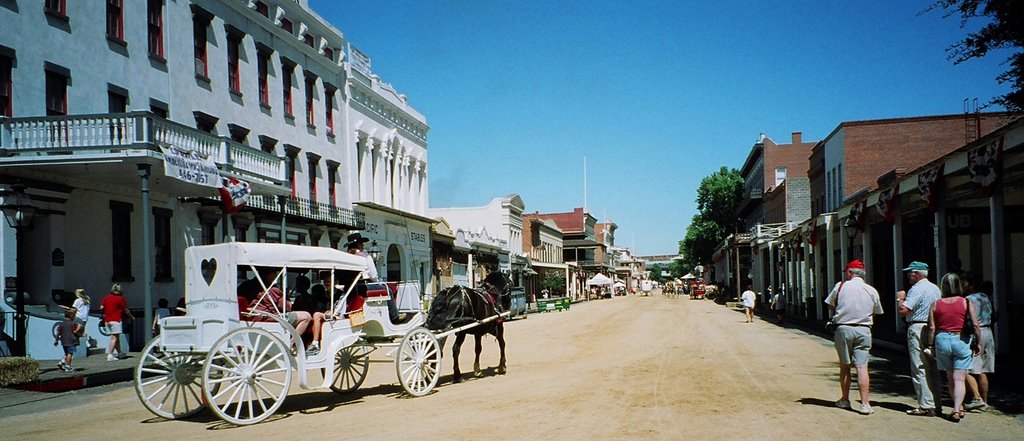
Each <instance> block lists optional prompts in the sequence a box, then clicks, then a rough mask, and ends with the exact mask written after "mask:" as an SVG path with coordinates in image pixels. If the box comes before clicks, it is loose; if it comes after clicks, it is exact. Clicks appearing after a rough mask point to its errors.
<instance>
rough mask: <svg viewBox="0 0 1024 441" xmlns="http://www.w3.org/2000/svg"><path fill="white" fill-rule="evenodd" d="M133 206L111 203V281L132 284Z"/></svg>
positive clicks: (124, 203) (116, 202)
mask: <svg viewBox="0 0 1024 441" xmlns="http://www.w3.org/2000/svg"><path fill="white" fill-rule="evenodd" d="M132 209H133V207H132V204H129V203H126V202H118V201H110V237H111V247H112V249H111V251H112V253H111V256H112V261H111V267H112V274H111V277H110V279H111V281H113V282H131V281H134V280H135V278H134V277H132V222H131V217H132Z"/></svg>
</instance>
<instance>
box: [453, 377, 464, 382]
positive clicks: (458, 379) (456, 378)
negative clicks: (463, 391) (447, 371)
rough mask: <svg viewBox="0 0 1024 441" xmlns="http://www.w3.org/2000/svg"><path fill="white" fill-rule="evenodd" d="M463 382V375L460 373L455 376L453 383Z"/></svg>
mask: <svg viewBox="0 0 1024 441" xmlns="http://www.w3.org/2000/svg"><path fill="white" fill-rule="evenodd" d="M461 382H462V376H461V375H458V376H455V377H454V378H452V383H461Z"/></svg>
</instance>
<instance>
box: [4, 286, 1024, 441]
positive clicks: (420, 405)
mask: <svg viewBox="0 0 1024 441" xmlns="http://www.w3.org/2000/svg"><path fill="white" fill-rule="evenodd" d="M743 320H744V318H743V314H742V313H741V312H738V311H733V310H730V309H727V308H725V307H723V306H720V305H715V304H713V303H711V302H709V301H693V300H686V299H683V298H680V299H667V298H664V297H662V296H659V295H655V296H652V297H618V298H614V299H610V300H601V301H593V302H589V303H583V304H577V305H573V307H572V309H571V310H570V311H565V312H554V313H545V314H533V315H530V317H529V318H528V319H525V320H516V321H513V322H509V323H507V324H506V335H507V337H506V338H507V339H508V363H509V365H508V368H509V371H508V374H507V375H497V374H495V372H494V369H493V367H494V366H496V365H497V361H498V356H497V343H496V342H495V341H494V339H493V338H488V339H485V341H484V354H483V358H482V364H483V366H484V367H485V368H487V369H485V371H484V373H483V376H482V377H481V378H477V379H472V380H470V381H467V382H464V383H462V384H452V383H451V382H450V380H451V364H450V363H449V362H448V360H446V362H445V366H444V373H445V375H444V377H442V379H441V381H442V383H441V384H440V385H439V387H437V388H436V389H435V391H434V392H433V393H432V394H430V395H428V396H425V397H421V398H406V397H404V396H402V395H401V393H400V392H401V388H400V386H399V385H398V383H397V380H396V375H395V367H394V365H393V364H392V363H389V362H385V361H384V359H383V358H381V359H380V360H381V361H380V362H379V363H374V364H373V365H371V366H370V374H369V377H368V378H367V380H366V382H365V383H364V384H363V388H362V389H360V390H358V391H356V392H354V393H353V394H351V395H349V396H342V395H338V394H335V393H333V392H330V391H302V390H298V389H295V390H293V393H292V394H291V395H289V396H288V399H287V400H286V401H285V402H284V404H283V406H282V407H281V409H280V410H279V411H278V412H277V414H276V415H275V416H273V417H271V418H270V419H268V420H267V421H265V422H263V423H261V424H257V425H255V426H249V427H234V426H231V425H227V424H224V423H222V422H220V420H218V419H216V417H214V416H213V415H212V414H210V413H208V412H203V413H200V414H199V415H197V416H196V417H193V418H191V419H188V420H180V421H166V420H162V419H158V418H154V417H153V416H152V415H151V414H149V413H148V412H147V411H146V410H145V408H143V406H142V405H141V404H140V403H139V402H138V400H137V398H136V397H135V393H134V391H133V390H132V389H131V388H130V387H128V386H127V385H126V386H125V387H123V388H119V389H114V390H113V391H111V392H108V393H103V394H98V395H96V397H95V398H94V399H92V400H90V402H89V403H88V404H87V405H85V406H73V407H69V408H64V409H59V410H53V411H51V412H47V413H36V414H34V415H25V416H14V417H9V418H3V417H2V416H0V427H2V429H0V431H2V433H3V438H4V439H9V440H35V439H40V440H55V439H65V438H68V437H71V438H74V439H81V440H94V439H132V438H138V439H176V440H184V439H247V438H248V439H257V437H258V438H259V439H278V440H295V439H357V438H359V439H409V438H415V439H418V440H476V439H489V440H491V439H523V440H527V439H528V440H554V439H558V440H563V439H564V440H606V439H608V440H613V439H615V440H617V439H639V440H657V439H687V440H694V439H696V440H700V439H708V440H719V439H729V440H744V439H764V440H822V439H835V440H842V439H878V440H882V439H919V440H946V439H948V440H963V439H1006V440H1020V439H1024V423H1021V422H1020V419H1019V418H1018V417H1016V416H1015V415H1006V414H1003V413H1001V412H999V410H998V409H993V410H990V411H989V412H988V413H970V414H968V416H967V418H966V419H965V420H964V421H963V422H961V423H959V424H957V423H953V422H950V421H947V420H945V419H940V418H922V417H909V416H907V415H905V414H904V411H905V410H906V409H910V408H911V406H912V404H913V400H912V399H911V397H910V396H909V394H905V393H901V392H902V391H904V390H906V389H907V387H909V380H907V379H905V377H896V376H895V375H896V374H903V371H902V368H903V366H898V367H897V368H898V369H897V368H893V369H892V372H890V373H879V374H874V373H873V375H872V381H873V382H876V383H877V384H878V385H879V389H880V390H877V391H875V392H874V393H873V394H872V401H873V402H874V403H873V404H874V405H875V408H876V413H875V414H874V415H871V416H862V415H859V414H857V413H854V412H850V411H844V410H840V409H837V408H834V407H833V405H832V402H833V401H835V400H836V399H837V398H838V397H839V392H838V375H837V362H836V355H835V352H834V350H833V349H832V346H831V342H829V341H827V340H824V339H821V338H819V337H816V336H812V335H808V334H806V333H804V332H801V331H798V330H794V329H787V328H781V327H778V326H775V325H774V324H770V323H766V322H764V321H762V320H760V319H758V320H757V321H756V322H755V323H753V324H745V323H743ZM452 340H454V339H449V342H448V346H447V347H446V348H445V354H450V346H451V341H452ZM472 352H473V351H472V341H471V340H470V341H468V342H467V343H466V344H465V345H464V347H463V355H462V363H463V368H464V370H466V369H469V370H471V369H472ZM897 371H898V372H897ZM902 382H906V383H907V384H906V385H902ZM293 384H294V382H293ZM293 387H294V386H293ZM854 387H856V385H854ZM894 390H895V391H897V392H896V393H894V392H892V391H894ZM851 395H852V396H854V397H856V396H857V395H856V391H854V392H853V393H852V394H851ZM946 406H947V407H948V406H949V405H948V404H947V405H946ZM910 434H912V436H911V435H910ZM310 436H316V437H317V438H309V437H310Z"/></svg>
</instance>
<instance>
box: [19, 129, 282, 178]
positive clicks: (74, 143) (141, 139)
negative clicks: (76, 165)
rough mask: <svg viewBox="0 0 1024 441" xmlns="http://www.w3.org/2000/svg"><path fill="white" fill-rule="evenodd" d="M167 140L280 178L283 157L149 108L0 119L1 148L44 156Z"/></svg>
mask: <svg viewBox="0 0 1024 441" xmlns="http://www.w3.org/2000/svg"><path fill="white" fill-rule="evenodd" d="M163 143H166V144H168V145H173V146H176V147H179V148H181V149H184V150H192V151H197V152H199V153H202V154H204V155H208V156H210V157H211V158H213V160H214V162H216V163H217V165H218V166H219V167H220V168H221V169H222V170H223V169H226V170H229V171H232V172H235V173H237V174H239V175H243V176H249V177H253V178H257V179H260V180H264V181H271V182H284V181H285V179H284V174H285V166H284V160H283V159H281V158H278V157H276V156H273V155H271V154H269V153H266V152H263V151H262V150H259V149H255V148H252V147H249V146H246V145H242V144H240V143H236V142H234V141H232V140H230V139H228V138H220V137H216V136H213V135H210V134H208V133H204V132H201V131H199V130H196V129H194V128H191V127H188V126H185V125H182V124H178V123H176V122H173V121H168V120H165V119H163V118H160V117H158V116H156V115H154V114H152V113H149V112H131V113H106V114H98V115H73V116H48V117H36V118H6V119H0V154H3V155H9V156H44V155H55V154H65V155H68V154H74V153H75V152H79V151H108V152H115V151H119V150H123V149H124V148H127V147H132V148H142V149H150V150H157V147H158V146H159V145H160V144H163Z"/></svg>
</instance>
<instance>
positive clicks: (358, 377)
mask: <svg viewBox="0 0 1024 441" xmlns="http://www.w3.org/2000/svg"><path fill="white" fill-rule="evenodd" d="M369 370H370V354H369V351H367V350H366V347H365V346H364V345H352V346H346V347H344V348H341V350H340V351H338V353H337V354H335V355H334V383H331V390H333V391H335V392H337V393H339V394H344V393H348V392H352V391H354V390H356V389H359V386H360V385H362V384H363V380H365V379H366V373H367V372H369Z"/></svg>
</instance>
